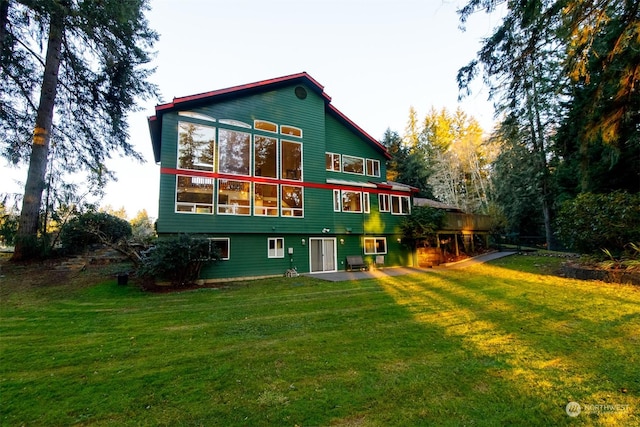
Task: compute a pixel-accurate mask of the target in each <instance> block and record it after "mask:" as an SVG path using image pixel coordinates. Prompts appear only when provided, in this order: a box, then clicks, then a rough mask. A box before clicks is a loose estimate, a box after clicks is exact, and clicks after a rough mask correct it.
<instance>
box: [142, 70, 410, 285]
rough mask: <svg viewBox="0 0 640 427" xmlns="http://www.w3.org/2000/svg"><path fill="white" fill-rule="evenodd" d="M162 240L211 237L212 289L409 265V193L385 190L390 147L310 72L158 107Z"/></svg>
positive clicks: (391, 186)
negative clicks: (352, 265)
mask: <svg viewBox="0 0 640 427" xmlns="http://www.w3.org/2000/svg"><path fill="white" fill-rule="evenodd" d="M149 130H150V133H151V141H152V144H153V152H154V157H155V161H156V163H158V164H159V165H160V196H159V210H158V220H157V232H158V235H159V236H160V237H163V236H171V235H176V234H178V233H193V234H198V235H203V236H206V237H207V238H209V241H210V246H211V248H212V249H213V248H216V249H217V250H218V251H220V253H221V254H222V259H221V260H220V261H219V262H217V263H214V264H212V265H210V266H208V267H206V268H205V269H204V270H203V272H202V276H203V278H204V279H206V280H220V279H228V278H239V277H262V276H270V275H283V274H284V273H285V271H286V270H287V269H290V268H293V267H296V268H297V271H298V272H300V273H322V272H331V271H339V270H345V269H346V268H347V265H346V259H347V257H348V256H361V257H362V258H363V260H364V261H365V262H367V263H369V264H371V265H375V264H377V265H384V266H406V265H412V263H413V257H412V256H411V255H412V254H411V248H409V247H405V246H404V245H402V243H401V232H400V227H399V226H400V222H401V221H402V219H403V218H404V217H405V216H406V215H408V214H410V211H411V206H412V194H413V192H414V191H415V189H414V188H413V187H410V186H407V185H403V184H400V183H395V182H388V181H387V180H386V161H387V160H388V159H389V158H390V156H389V153H388V152H387V150H386V148H385V147H384V146H383V145H381V144H380V143H379V142H378V141H376V140H375V139H374V138H372V137H371V136H370V135H368V134H367V133H366V132H365V131H364V130H362V129H361V128H360V127H359V126H358V125H357V124H355V123H354V122H353V121H351V120H350V119H349V118H348V117H346V116H345V115H344V114H343V113H341V112H340V111H339V110H338V109H336V108H335V107H334V106H333V105H332V104H331V98H330V97H329V96H328V95H327V94H326V93H325V92H324V88H323V86H321V85H320V84H319V83H318V82H317V81H315V80H314V79H313V78H312V77H311V76H309V75H308V74H307V73H305V72H303V73H298V74H293V75H289V76H284V77H279V78H275V79H270V80H264V81H260V82H256V83H250V84H245V85H241V86H236V87H231V88H227V89H221V90H215V91H212V92H207V93H201V94H197V95H192V96H186V97H180V98H174V99H173V101H172V102H169V103H166V104H161V105H158V106H156V108H155V115H154V116H152V117H150V118H149Z"/></svg>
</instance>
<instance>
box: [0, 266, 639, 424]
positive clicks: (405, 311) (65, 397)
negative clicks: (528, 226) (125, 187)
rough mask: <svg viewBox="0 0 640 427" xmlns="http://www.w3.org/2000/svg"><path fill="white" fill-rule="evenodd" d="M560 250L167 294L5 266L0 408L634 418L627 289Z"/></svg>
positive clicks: (177, 419)
mask: <svg viewBox="0 0 640 427" xmlns="http://www.w3.org/2000/svg"><path fill="white" fill-rule="evenodd" d="M559 262H560V260H558V259H556V258H545V257H537V256H511V257H507V258H503V259H500V260H497V261H494V262H492V263H490V264H485V265H478V266H473V267H469V268H467V269H463V270H449V271H440V270H439V271H429V272H426V273H423V274H415V275H407V276H400V277H391V278H386V279H379V280H377V279H371V280H363V281H353V282H337V283H331V282H325V281H321V280H319V279H316V278H309V277H299V278H289V279H286V278H278V279H265V280H258V281H251V282H241V283H235V284H231V285H230V286H229V287H228V288H223V289H201V290H196V291H188V292H181V293H172V294H149V293H143V292H140V291H139V290H138V289H137V288H135V287H134V286H126V287H124V286H118V285H117V282H116V280H115V279H114V278H109V279H108V280H106V281H105V279H102V281H100V282H98V283H97V284H94V285H90V286H89V285H79V284H78V277H79V276H82V275H83V274H90V273H89V272H84V273H77V275H78V276H77V277H74V278H66V279H65V280H58V281H57V283H54V284H50V285H47V286H43V285H36V284H26V285H25V284H22V283H21V280H23V279H24V278H26V277H27V276H26V275H23V276H22V278H23V279H21V276H20V275H19V274H18V273H20V271H19V269H18V270H17V271H18V273H16V269H14V270H11V271H8V270H7V269H6V268H5V267H3V270H2V271H1V272H0V273H1V274H5V277H4V278H2V279H0V297H1V302H0V340H1V341H0V423H1V424H2V425H7V426H14V425H16V426H17V425H47V426H49V425H54V426H55V425H72V424H73V425H91V426H101V425H109V426H120V425H135V426H141V425H167V426H176V425H178V426H179V425H203V426H213V425H220V426H245V425H246V426H270V425H278V426H280V425H282V426H296V425H297V426H318V425H319V426H326V425H336V426H414V425H438V426H442V425H445V426H446V425H451V426H460V425H479V426H497V425H527V426H530V425H533V426H535V425H539V426H549V425H560V426H563V425H572V426H573V425H607V426H609V425H613V426H632V425H640V367H639V366H640V288H638V287H633V286H625V285H611V284H605V283H602V282H582V281H577V280H569V279H564V278H560V277H556V276H554V275H552V274H550V273H551V272H552V271H553V270H555V268H557V266H558V264H559ZM23 273H24V272H23ZM572 401H573V402H578V403H579V404H580V405H581V409H582V412H581V413H580V414H579V415H578V416H576V417H569V416H568V415H567V412H566V411H565V408H566V406H567V403H568V402H572Z"/></svg>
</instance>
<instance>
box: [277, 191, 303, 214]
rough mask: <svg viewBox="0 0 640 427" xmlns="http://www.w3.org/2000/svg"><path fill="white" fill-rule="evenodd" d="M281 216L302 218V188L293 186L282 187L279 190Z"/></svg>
mask: <svg viewBox="0 0 640 427" xmlns="http://www.w3.org/2000/svg"><path fill="white" fill-rule="evenodd" d="M280 191H281V192H282V198H281V206H282V207H281V208H280V211H281V213H282V216H297V217H302V216H304V206H303V205H304V193H303V191H302V187H298V186H294V185H282V186H281V190H280Z"/></svg>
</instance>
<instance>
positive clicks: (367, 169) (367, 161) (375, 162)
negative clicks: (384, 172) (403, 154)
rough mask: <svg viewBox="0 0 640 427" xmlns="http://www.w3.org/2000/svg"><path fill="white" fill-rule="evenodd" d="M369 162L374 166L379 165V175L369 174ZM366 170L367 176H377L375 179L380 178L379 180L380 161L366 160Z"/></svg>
mask: <svg viewBox="0 0 640 427" xmlns="http://www.w3.org/2000/svg"><path fill="white" fill-rule="evenodd" d="M369 162H372V163H373V164H377V165H378V168H377V169H378V173H377V174H374V173H369V168H368V167H367V166H368V163H369ZM364 168H365V174H366V175H367V176H375V177H378V178H379V177H380V160H376V159H366V160H365V165H364Z"/></svg>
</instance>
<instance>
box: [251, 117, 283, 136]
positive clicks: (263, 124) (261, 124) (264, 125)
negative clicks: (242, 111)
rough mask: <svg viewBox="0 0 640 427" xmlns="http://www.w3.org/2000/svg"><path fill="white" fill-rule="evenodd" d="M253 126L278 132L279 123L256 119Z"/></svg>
mask: <svg viewBox="0 0 640 427" xmlns="http://www.w3.org/2000/svg"><path fill="white" fill-rule="evenodd" d="M253 127H254V128H256V129H260V130H264V131H267V132H273V133H276V132H278V125H277V124H275V123H271V122H267V121H266V120H254V121H253Z"/></svg>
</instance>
